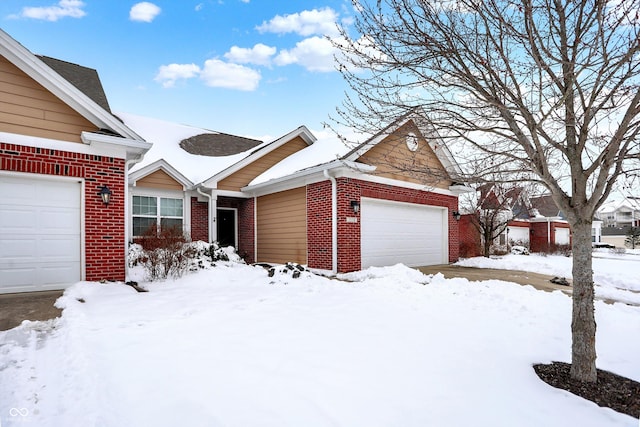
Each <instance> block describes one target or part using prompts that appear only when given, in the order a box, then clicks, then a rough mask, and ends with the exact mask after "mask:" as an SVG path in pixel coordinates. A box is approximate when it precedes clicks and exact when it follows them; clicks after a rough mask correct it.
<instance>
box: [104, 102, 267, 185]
mask: <svg viewBox="0 0 640 427" xmlns="http://www.w3.org/2000/svg"><path fill="white" fill-rule="evenodd" d="M116 115H117V117H119V118H120V119H121V120H122V121H123V122H124V123H125V124H126V125H127V126H129V127H130V128H132V129H134V130H135V131H136V132H137V133H139V134H140V135H142V136H143V137H144V138H145V139H146V140H147V141H149V142H152V143H153V147H152V148H151V149H150V150H149V151H148V152H147V154H145V156H144V159H143V160H142V161H141V162H140V163H138V164H136V165H134V166H133V168H132V169H131V171H130V172H137V171H140V170H142V169H145V170H146V169H148V172H149V173H151V172H152V171H153V170H156V169H157V168H156V166H157V165H158V164H160V163H158V161H160V160H164V161H165V162H167V163H168V164H170V165H171V166H172V167H173V168H175V170H177V171H178V172H179V173H180V174H182V175H183V176H184V177H185V178H186V179H188V180H189V181H190V182H191V183H192V184H198V183H201V182H202V181H204V180H205V179H207V178H209V177H210V176H212V175H215V174H216V173H219V172H220V171H222V170H225V169H226V168H228V167H230V166H232V165H234V164H235V163H237V162H239V161H240V160H242V159H243V158H245V157H247V156H248V155H250V154H251V153H252V152H253V151H254V150H255V149H257V148H260V147H263V146H265V145H267V143H265V142H261V141H257V140H253V139H249V138H243V137H239V136H233V135H228V134H222V133H219V132H215V131H212V130H208V129H204V128H199V127H194V126H187V125H181V124H178V123H172V122H167V121H164V120H158V119H153V118H149V117H143V116H138V115H134V114H129V113H120V112H118V113H116ZM225 141H231V142H232V148H230V149H224V148H220V147H219V145H220V143H221V142H225ZM183 142H184V143H183ZM183 145H184V146H186V147H187V148H188V150H189V151H187V150H185V149H184V148H183ZM226 153H230V154H226ZM149 168H151V169H149ZM152 169H153V170H152Z"/></svg>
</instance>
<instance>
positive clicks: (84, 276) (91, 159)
mask: <svg viewBox="0 0 640 427" xmlns="http://www.w3.org/2000/svg"><path fill="white" fill-rule="evenodd" d="M149 148H150V144H149V143H147V142H146V141H145V140H144V139H143V138H141V137H140V136H139V135H138V134H137V133H136V132H134V131H133V130H132V129H130V128H129V127H127V126H126V125H125V124H123V123H122V122H121V121H120V120H118V119H117V118H116V117H115V116H113V115H112V114H111V112H110V109H109V105H108V102H107V99H106V97H105V96H104V91H103V90H102V85H101V84H100V80H99V78H98V74H97V73H96V71H95V70H92V69H89V68H85V67H81V66H79V65H75V64H70V63H67V62H63V61H58V60H55V59H52V58H46V57H38V56H36V55H34V54H33V53H31V52H30V51H29V50H27V49H26V48H25V47H23V46H22V45H20V44H19V43H18V42H17V41H16V40H14V39H12V38H11V37H10V36H9V35H8V34H6V33H5V32H3V31H2V30H0V292H2V293H6V292H20V291H39V290H47V289H60V288H62V287H65V286H66V285H69V284H71V283H75V282H78V281H80V280H92V281H99V280H124V279H125V265H126V264H125V254H126V245H127V239H126V238H125V236H126V235H127V231H126V224H127V222H126V221H125V218H126V209H127V204H126V200H127V191H128V183H127V179H128V174H127V170H128V168H129V167H130V166H131V165H132V164H134V163H135V162H136V161H138V160H139V159H140V157H141V156H142V155H143V154H144V153H145V152H146V151H147V150H148V149H149ZM103 200H104V201H103ZM105 202H108V203H105Z"/></svg>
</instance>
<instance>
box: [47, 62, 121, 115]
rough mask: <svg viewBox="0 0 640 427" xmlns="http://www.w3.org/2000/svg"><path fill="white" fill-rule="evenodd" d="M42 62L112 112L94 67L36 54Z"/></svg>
mask: <svg viewBox="0 0 640 427" xmlns="http://www.w3.org/2000/svg"><path fill="white" fill-rule="evenodd" d="M36 56H37V57H38V58H40V60H42V62H44V63H45V64H47V65H48V66H49V67H51V68H52V69H53V70H54V71H55V72H57V73H58V74H60V75H61V76H62V77H64V78H65V79H66V80H67V81H68V82H69V83H71V84H72V85H74V86H75V87H76V88H78V89H79V90H80V91H82V93H84V94H85V95H87V96H88V97H89V98H91V99H92V100H93V102H95V103H96V104H98V105H99V106H101V107H102V108H104V109H105V110H106V111H108V112H111V108H110V107H109V101H108V100H107V95H106V94H105V93H104V89H103V87H102V82H101V81H100V77H99V76H98V72H97V71H96V70H94V69H93V68H87V67H83V66H82V65H78V64H72V63H71V62H66V61H61V60H59V59H55V58H50V57H48V56H41V55H36Z"/></svg>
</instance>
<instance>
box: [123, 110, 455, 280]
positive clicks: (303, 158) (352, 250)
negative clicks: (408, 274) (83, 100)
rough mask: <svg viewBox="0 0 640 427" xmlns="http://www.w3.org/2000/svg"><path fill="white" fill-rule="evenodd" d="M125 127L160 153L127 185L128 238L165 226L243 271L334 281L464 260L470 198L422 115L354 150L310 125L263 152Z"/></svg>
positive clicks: (233, 140) (195, 134) (197, 136)
mask: <svg viewBox="0 0 640 427" xmlns="http://www.w3.org/2000/svg"><path fill="white" fill-rule="evenodd" d="M120 117H121V118H122V119H123V120H124V123H126V124H127V125H128V126H129V127H131V128H132V129H134V130H136V132H137V133H139V134H140V135H142V136H143V137H144V138H145V139H146V140H148V141H151V142H153V143H154V146H153V148H152V149H151V150H150V151H149V153H148V154H147V155H146V156H145V159H144V160H143V161H142V162H141V163H139V164H138V165H136V166H135V167H134V168H133V169H132V171H131V173H130V177H129V183H130V186H131V188H130V198H131V199H130V202H131V204H132V209H131V217H130V219H129V220H130V222H131V227H130V228H129V229H130V230H131V234H130V236H129V237H130V238H132V239H135V238H136V237H139V236H140V234H141V233H142V231H143V229H144V227H145V225H146V226H148V225H151V224H156V226H157V225H158V224H160V227H162V223H163V221H169V222H167V224H182V226H183V229H184V231H185V232H186V233H187V234H189V235H190V236H191V238H192V239H201V240H209V241H219V242H221V243H222V244H232V245H234V246H235V247H236V249H237V251H238V253H239V254H240V255H242V256H243V257H244V258H245V260H246V261H247V262H265V263H285V262H297V263H300V264H305V265H308V266H309V267H310V268H313V269H318V270H324V271H328V272H349V271H354V270H359V269H361V268H366V267H369V266H378V265H389V264H394V263H399V262H402V263H405V264H407V265H410V266H416V265H428V264H446V263H449V262H453V261H456V260H457V259H458V223H457V221H456V220H455V219H454V213H456V214H457V210H458V195H459V194H460V192H462V191H466V190H467V189H466V187H464V186H461V185H459V184H458V183H457V180H458V175H459V167H458V165H457V163H456V162H455V160H454V159H453V157H452V155H451V153H450V152H449V150H448V149H447V147H446V145H445V144H444V143H443V141H442V140H441V139H440V138H439V137H438V135H437V133H436V131H435V130H434V129H433V128H431V127H430V126H429V124H428V122H427V121H426V120H424V118H423V117H422V116H421V115H420V114H419V112H415V111H414V112H412V113H410V114H408V115H405V116H403V117H402V118H400V119H398V120H396V121H395V122H394V123H392V124H391V125H389V126H388V127H387V128H386V129H385V130H384V131H382V132H380V133H379V134H377V135H375V136H373V137H371V138H370V139H368V140H367V141H365V142H364V143H362V144H360V145H358V146H357V147H353V148H351V149H350V148H349V147H346V146H344V145H343V144H342V143H339V142H338V143H336V142H335V141H334V142H330V141H317V140H316V138H315V136H314V135H312V134H311V133H310V132H309V130H308V129H306V128H305V127H304V126H302V127H299V128H297V129H294V130H293V131H291V132H289V133H287V134H286V135H283V136H282V137H280V138H276V139H275V140H273V141H268V142H261V141H256V140H252V139H247V138H241V137H237V136H231V135H226V134H220V133H218V132H212V131H208V130H204V129H196V128H189V127H185V126H180V125H170V124H167V123H161V122H153V121H152V120H149V119H144V118H140V117H136V116H132V115H127V114H120ZM225 141H226V142H225ZM229 141H230V143H229ZM163 203H164V204H165V205H166V209H165V208H163ZM163 209H165V210H164V211H163ZM163 212H164V213H163Z"/></svg>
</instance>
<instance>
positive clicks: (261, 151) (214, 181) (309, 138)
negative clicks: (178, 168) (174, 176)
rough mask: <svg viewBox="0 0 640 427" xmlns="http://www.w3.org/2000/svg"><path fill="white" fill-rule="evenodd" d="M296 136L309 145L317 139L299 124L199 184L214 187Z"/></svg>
mask: <svg viewBox="0 0 640 427" xmlns="http://www.w3.org/2000/svg"><path fill="white" fill-rule="evenodd" d="M298 136H299V137H300V138H302V140H303V141H304V142H305V143H306V144H307V145H311V144H313V143H314V142H316V140H317V138H316V137H315V136H314V135H313V134H312V133H311V132H310V131H309V129H307V127H306V126H300V127H299V128H297V129H294V130H292V131H291V132H289V133H288V134H286V135H284V136H282V137H280V138H278V139H276V140H274V141H272V142H270V143H268V144H266V145H264V146H263V147H261V148H258V149H257V151H256V152H254V153H253V154H250V155H248V156H247V157H245V158H244V159H242V160H240V161H238V162H236V163H234V164H233V165H231V166H229V167H228V168H226V169H224V170H222V171H220V172H218V173H217V174H215V175H213V176H212V177H211V178H207V179H206V180H204V181H202V183H201V184H202V185H203V186H204V187H207V188H216V187H217V186H218V181H221V180H223V179H224V178H226V177H228V176H229V175H231V174H233V173H235V172H237V171H239V170H240V169H242V168H243V167H245V166H247V165H248V164H250V163H253V162H254V161H256V160H258V159H259V158H261V157H264V156H266V155H267V154H269V153H270V152H272V151H273V150H275V149H277V148H280V147H281V146H283V145H284V144H286V143H287V142H289V141H291V140H292V139H294V138H296V137H298Z"/></svg>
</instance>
